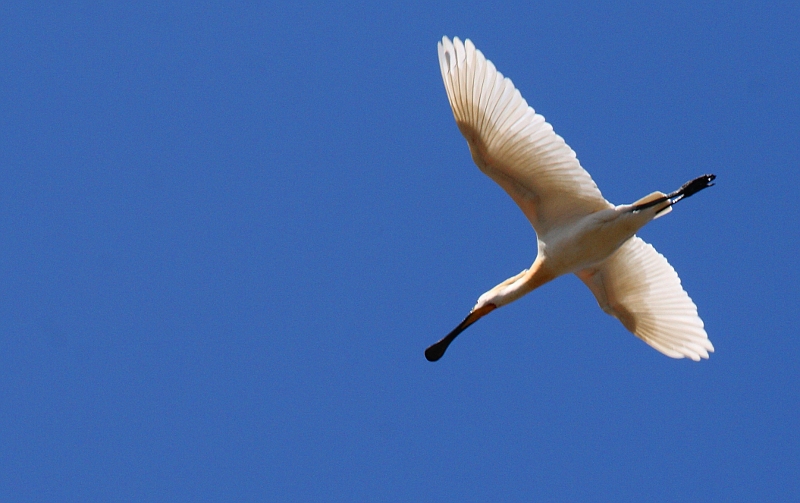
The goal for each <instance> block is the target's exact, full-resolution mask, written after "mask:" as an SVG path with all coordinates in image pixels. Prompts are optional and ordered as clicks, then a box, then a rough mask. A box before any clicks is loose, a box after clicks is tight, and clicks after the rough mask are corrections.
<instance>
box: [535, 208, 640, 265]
mask: <svg viewBox="0 0 800 503" xmlns="http://www.w3.org/2000/svg"><path fill="white" fill-rule="evenodd" d="M645 223H647V221H646V220H644V219H643V218H642V216H641V215H638V214H636V213H632V212H630V211H625V210H624V209H622V207H617V208H609V209H607V210H601V211H598V212H595V213H592V214H590V215H587V216H585V217H582V218H579V219H577V220H575V221H573V222H571V223H569V224H566V225H562V226H560V227H558V228H556V229H553V230H551V231H550V232H548V233H547V234H546V235H544V236H542V237H541V238H540V241H541V243H540V245H539V247H540V253H543V254H544V257H545V261H546V263H547V267H548V268H549V269H550V270H552V271H553V273H554V274H556V275H558V276H560V275H563V274H568V273H573V272H576V271H579V270H581V269H585V268H587V267H589V266H592V265H595V264H597V263H599V262H602V261H604V260H605V259H607V258H608V257H609V256H611V254H612V253H614V252H615V251H617V249H618V248H619V247H620V246H622V244H623V243H624V242H625V241H627V240H628V239H630V238H631V237H632V236H633V235H634V234H636V231H638V230H639V228H641V227H642V226H643V225H644V224H645Z"/></svg>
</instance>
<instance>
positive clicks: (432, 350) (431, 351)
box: [425, 304, 497, 362]
mask: <svg viewBox="0 0 800 503" xmlns="http://www.w3.org/2000/svg"><path fill="white" fill-rule="evenodd" d="M495 307H497V306H495V305H494V304H486V305H485V306H482V307H480V308H478V309H476V310H474V311H470V313H469V314H468V315H467V317H466V318H464V321H462V322H461V323H459V324H458V326H457V327H456V328H454V329H453V331H452V332H450V333H449V334H447V335H445V336H444V338H443V339H442V340H440V341H439V342H437V343H436V344H433V345H432V346H431V347H429V348H428V349H426V350H425V358H426V359H427V360H428V361H429V362H435V361H437V360H439V358H441V357H442V356H444V352H445V351H447V347H448V346H449V345H450V343H451V342H453V340H454V339H455V338H456V337H458V334H460V333H461V332H463V331H464V330H466V329H467V327H469V326H470V325H472V324H473V323H475V322H476V321H478V320H479V319H481V318H482V317H483V316H485V315H487V314H489V313H490V312H491V311H492V310H494V309H495Z"/></svg>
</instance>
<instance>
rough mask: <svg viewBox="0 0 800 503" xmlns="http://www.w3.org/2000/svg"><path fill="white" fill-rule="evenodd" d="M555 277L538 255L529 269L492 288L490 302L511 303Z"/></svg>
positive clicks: (496, 303) (501, 304) (498, 303)
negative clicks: (492, 294)
mask: <svg viewBox="0 0 800 503" xmlns="http://www.w3.org/2000/svg"><path fill="white" fill-rule="evenodd" d="M555 277H556V275H555V274H553V273H552V272H550V271H549V269H548V267H547V264H546V263H545V260H544V258H543V256H542V255H539V256H538V257H537V258H536V260H535V261H534V262H533V265H532V266H531V267H530V269H527V270H525V271H522V272H521V273H519V274H517V275H516V276H512V277H511V278H508V279H507V280H505V281H503V282H502V283H500V284H499V285H497V286H496V287H494V288H493V289H492V291H494V292H495V300H494V301H493V302H492V303H493V304H495V305H496V306H497V307H500V306H504V305H506V304H511V303H512V302H514V301H515V300H517V299H519V298H521V297H523V296H525V295H526V294H528V293H530V292H532V291H533V290H535V289H537V288H539V287H540V286H542V285H544V284H545V283H547V282H548V281H551V280H553V279H555Z"/></svg>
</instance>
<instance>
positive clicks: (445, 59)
mask: <svg viewBox="0 0 800 503" xmlns="http://www.w3.org/2000/svg"><path fill="white" fill-rule="evenodd" d="M438 49H439V68H440V69H441V71H442V79H443V80H444V87H445V90H446V91H447V97H448V99H449V101H450V106H451V108H452V109H453V116H454V117H455V119H456V124H457V125H458V128H459V130H461V132H462V134H463V135H464V137H465V138H466V139H467V142H468V143H469V147H470V151H471V152H472V157H473V159H474V160H475V163H476V164H477V165H478V167H479V168H480V169H481V170H482V171H483V172H484V173H486V174H487V175H489V176H490V177H491V178H492V179H493V180H495V181H496V182H497V183H498V184H500V186H502V187H503V189H505V190H506V191H507V192H508V193H509V195H510V196H511V197H512V199H514V201H515V202H517V204H518V205H519V206H520V208H521V209H522V211H523V212H524V213H525V215H526V216H527V217H528V220H530V222H531V224H532V225H533V227H534V229H535V230H536V232H537V233H538V234H539V235H543V234H546V233H547V231H549V230H550V229H553V228H556V227H558V226H559V225H563V224H566V223H569V222H571V221H573V220H574V219H576V218H579V217H582V216H585V215H588V214H590V213H594V212H595V211H599V210H602V209H605V208H609V207H611V204H610V203H608V201H606V200H605V199H604V198H603V196H602V194H601V193H600V190H599V189H598V188H597V185H596V184H595V183H594V181H593V180H592V178H591V176H589V173H587V172H586V171H585V170H584V169H583V168H582V167H581V165H580V163H579V162H578V159H577V156H576V155H575V152H574V151H573V150H572V149H571V148H569V146H568V145H567V144H566V143H565V142H564V139H563V138H561V137H560V136H559V135H557V134H555V132H554V131H553V127H552V126H551V125H550V124H548V123H547V122H546V121H545V119H544V117H542V116H541V115H539V114H537V113H536V112H535V111H534V110H533V108H531V107H529V106H528V103H527V102H526V101H525V99H524V98H523V97H522V95H521V94H520V92H519V91H518V90H517V89H516V88H515V87H514V84H513V83H512V82H511V80H509V79H508V78H504V77H503V74H501V73H500V72H498V71H497V69H496V68H495V66H494V65H493V64H492V62H491V61H489V60H487V59H486V58H485V57H484V56H483V54H482V53H481V52H480V51H479V50H477V49H476V48H475V46H474V45H473V43H472V42H471V41H470V40H466V41H465V42H462V41H461V40H459V39H458V37H456V38H454V39H453V40H452V41H451V40H450V39H449V38H447V37H444V38H442V41H441V42H439V44H438Z"/></svg>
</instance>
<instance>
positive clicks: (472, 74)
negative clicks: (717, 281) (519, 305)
mask: <svg viewBox="0 0 800 503" xmlns="http://www.w3.org/2000/svg"><path fill="white" fill-rule="evenodd" d="M438 49H439V66H440V69H441V72H442V79H443V80H444V87H445V90H446V91H447V98H448V100H449V101H450V107H451V108H452V110H453V115H454V117H455V120H456V125H457V126H458V129H459V130H460V131H461V133H462V134H463V135H464V137H465V138H466V140H467V144H468V146H469V151H470V153H471V155H472V159H473V161H474V162H475V164H476V165H477V166H478V168H479V169H480V170H481V171H482V172H483V173H484V174H486V175H488V176H489V178H491V179H492V180H494V181H495V182H496V183H497V184H498V185H500V187H502V188H503V189H504V190H505V191H506V192H507V193H508V195H509V196H511V199H513V200H514V202H515V203H516V204H517V205H518V206H519V207H520V209H521V210H522V212H523V213H524V214H525V216H526V217H527V219H528V220H529V221H530V223H531V225H532V226H533V229H534V231H535V232H536V238H537V248H538V249H537V255H536V259H535V260H534V262H533V264H532V265H531V266H530V267H529V268H527V269H524V270H523V271H522V272H520V273H519V274H516V275H514V276H512V277H510V278H508V279H507V280H505V281H503V282H502V283H500V284H499V285H497V286H495V287H494V288H492V289H491V290H489V291H487V292H486V293H484V294H483V295H481V296H480V297H479V298H478V301H477V302H476V303H475V306H474V307H473V308H472V309H471V310H470V312H469V314H468V315H467V316H466V317H465V318H464V320H463V321H462V322H461V323H459V325H458V326H457V327H456V328H455V329H453V330H452V331H451V332H450V333H449V334H447V335H446V336H445V337H444V338H442V339H441V340H440V341H438V342H436V343H435V344H433V345H431V346H430V347H428V348H427V349H426V350H425V357H426V359H427V360H428V361H432V362H433V361H437V360H439V359H440V358H441V357H442V356H443V355H444V353H445V351H446V350H447V348H448V346H449V345H450V343H452V342H453V340H454V339H455V338H456V337H457V336H458V335H459V334H460V333H462V332H463V331H464V330H465V329H466V328H467V327H469V326H470V325H472V324H473V323H475V322H476V321H478V320H479V319H481V318H482V317H484V316H486V315H487V314H489V313H491V312H492V311H494V310H496V309H498V308H500V307H503V306H505V305H507V304H510V303H511V302H514V301H515V300H517V299H519V298H521V297H522V296H524V295H526V294H528V293H530V292H531V291H533V290H535V289H536V288H539V287H540V286H542V285H544V284H545V283H547V282H549V281H552V280H553V279H555V278H557V277H559V276H563V275H565V274H575V275H576V276H577V277H578V278H580V280H581V281H582V282H583V283H585V284H586V286H587V287H589V290H591V292H592V293H593V294H594V296H595V298H596V299H597V303H598V304H599V306H600V308H601V309H602V310H603V311H605V312H606V313H607V314H609V315H611V316H613V317H615V318H617V319H618V320H619V321H620V322H622V325H623V326H624V327H625V328H626V329H628V330H629V331H630V332H632V333H633V334H634V335H636V336H637V337H639V338H640V339H641V340H643V341H644V342H645V343H647V344H649V345H650V346H652V347H653V348H655V349H656V350H658V351H660V352H661V353H663V354H665V355H667V356H669V357H672V358H690V359H691V360H694V361H699V360H700V359H707V358H708V356H709V353H712V352H713V351H714V346H713V345H712V344H711V341H710V340H709V339H708V334H707V333H706V331H705V327H704V324H703V321H702V320H701V319H700V317H699V316H698V313H697V306H696V305H695V304H694V302H692V299H691V298H690V297H689V295H688V294H687V293H686V291H685V290H684V289H683V287H682V286H681V280H680V279H679V278H678V274H677V273H676V272H675V270H674V269H673V268H672V266H671V265H670V264H669V262H667V260H666V258H664V256H663V255H661V254H660V253H658V252H657V251H656V250H655V248H653V246H652V245H650V244H648V243H646V242H644V241H643V240H642V239H641V238H640V237H638V236H637V235H636V232H637V231H638V230H639V229H641V228H642V227H643V226H644V225H645V224H647V223H649V222H650V221H651V220H654V219H656V218H659V217H661V216H664V215H666V214H667V213H669V212H670V211H672V206H673V205H675V204H676V203H677V202H678V201H682V200H683V199H686V198H687V197H690V196H692V195H694V194H696V193H697V192H699V191H701V190H703V189H705V188H707V187H710V186H712V185H714V183H712V182H713V181H714V179H715V178H716V176H715V175H713V174H706V175H702V176H699V177H697V178H695V179H693V180H690V181H689V182H687V183H685V184H683V185H682V186H681V187H680V188H679V189H677V190H675V191H673V192H671V193H669V194H664V193H663V192H653V193H651V194H649V195H647V196H645V197H643V198H641V199H639V200H638V201H636V202H634V203H633V204H623V205H617V206H615V205H613V204H611V203H610V202H608V201H607V200H606V199H605V198H604V197H603V196H602V194H601V193H600V190H599V189H598V188H597V184H595V182H594V181H593V180H592V177H591V176H590V175H589V173H588V172H587V171H586V170H584V169H583V168H582V167H581V165H580V163H579V162H578V159H577V156H576V154H575V152H574V151H573V150H572V149H571V148H570V147H569V146H568V145H567V144H566V143H565V142H564V139H563V138H562V137H561V136H559V135H557V134H556V133H555V132H554V131H553V127H552V126H551V125H550V124H549V123H547V122H546V121H545V119H544V117H543V116H541V115H540V114H537V113H536V112H535V111H534V109H533V108H531V107H530V106H528V103H527V102H526V101H525V99H524V98H523V97H522V96H521V94H520V92H519V91H518V90H517V89H516V88H515V87H514V84H513V83H512V82H511V80H510V79H508V78H507V77H504V76H503V74H502V73H500V72H499V71H497V69H496V68H495V66H494V65H493V64H492V62H491V61H489V60H487V59H486V58H485V57H484V55H483V53H481V51H479V50H477V49H476V48H475V45H474V44H473V43H472V42H471V41H470V40H469V39H466V40H465V41H464V42H462V41H461V40H460V39H459V38H458V37H455V38H453V40H452V41H451V40H450V39H449V38H448V37H443V38H442V40H441V41H440V42H439V43H438Z"/></svg>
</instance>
